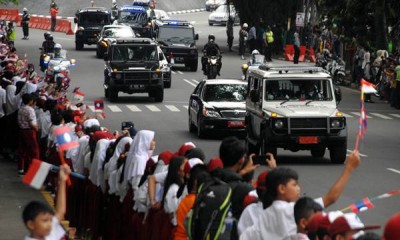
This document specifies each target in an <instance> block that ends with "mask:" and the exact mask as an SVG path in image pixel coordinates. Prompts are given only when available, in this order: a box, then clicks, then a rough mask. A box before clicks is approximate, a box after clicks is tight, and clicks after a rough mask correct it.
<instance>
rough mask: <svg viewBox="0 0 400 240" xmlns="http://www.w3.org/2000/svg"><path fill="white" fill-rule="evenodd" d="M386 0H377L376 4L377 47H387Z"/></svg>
mask: <svg viewBox="0 0 400 240" xmlns="http://www.w3.org/2000/svg"><path fill="white" fill-rule="evenodd" d="M385 2H386V1H385V0H376V4H375V17H374V19H375V21H374V25H375V26H374V27H375V47H376V48H377V49H387V46H388V39H387V26H386V14H385Z"/></svg>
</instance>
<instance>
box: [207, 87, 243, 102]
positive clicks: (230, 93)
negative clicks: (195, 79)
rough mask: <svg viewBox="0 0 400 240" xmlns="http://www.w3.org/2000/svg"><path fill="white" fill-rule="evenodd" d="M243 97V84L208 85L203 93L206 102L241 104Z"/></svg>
mask: <svg viewBox="0 0 400 240" xmlns="http://www.w3.org/2000/svg"><path fill="white" fill-rule="evenodd" d="M245 97H246V85H245V84H209V85H206V87H205V89H204V93H203V100H204V101H206V102H243V101H245Z"/></svg>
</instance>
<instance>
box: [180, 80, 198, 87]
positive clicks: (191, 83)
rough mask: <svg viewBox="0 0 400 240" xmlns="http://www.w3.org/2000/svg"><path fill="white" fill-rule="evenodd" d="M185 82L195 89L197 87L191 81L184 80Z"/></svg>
mask: <svg viewBox="0 0 400 240" xmlns="http://www.w3.org/2000/svg"><path fill="white" fill-rule="evenodd" d="M183 81H185V82H187V83H189V84H190V85H192V86H193V87H196V86H197V85H196V84H194V83H192V82H191V81H189V80H187V79H183Z"/></svg>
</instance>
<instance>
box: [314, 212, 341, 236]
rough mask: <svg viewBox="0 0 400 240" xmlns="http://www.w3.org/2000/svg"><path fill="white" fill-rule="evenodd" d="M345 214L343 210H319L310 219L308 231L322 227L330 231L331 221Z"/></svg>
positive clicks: (315, 230)
mask: <svg viewBox="0 0 400 240" xmlns="http://www.w3.org/2000/svg"><path fill="white" fill-rule="evenodd" d="M343 215H344V214H343V213H342V212H341V211H334V212H328V213H324V212H318V213H316V214H314V216H312V218H311V219H310V221H309V222H308V224H307V231H308V232H309V233H311V232H317V231H318V230H320V229H325V230H326V231H328V229H329V227H330V226H331V223H332V222H333V221H335V219H336V218H338V217H341V216H343Z"/></svg>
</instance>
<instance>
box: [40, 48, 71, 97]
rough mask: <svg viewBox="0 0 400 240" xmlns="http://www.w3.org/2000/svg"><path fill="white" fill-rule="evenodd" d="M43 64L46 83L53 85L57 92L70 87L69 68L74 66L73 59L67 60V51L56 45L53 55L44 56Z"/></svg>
mask: <svg viewBox="0 0 400 240" xmlns="http://www.w3.org/2000/svg"><path fill="white" fill-rule="evenodd" d="M44 64H45V65H46V66H47V67H46V70H45V76H46V77H45V78H46V81H47V82H49V83H54V84H55V85H56V88H57V89H58V90H63V91H66V90H67V89H68V87H69V85H70V78H69V73H70V68H71V67H73V66H75V59H67V51H66V50H64V49H62V46H61V44H58V43H57V44H56V45H55V46H54V54H52V55H48V56H46V57H45V59H44Z"/></svg>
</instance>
